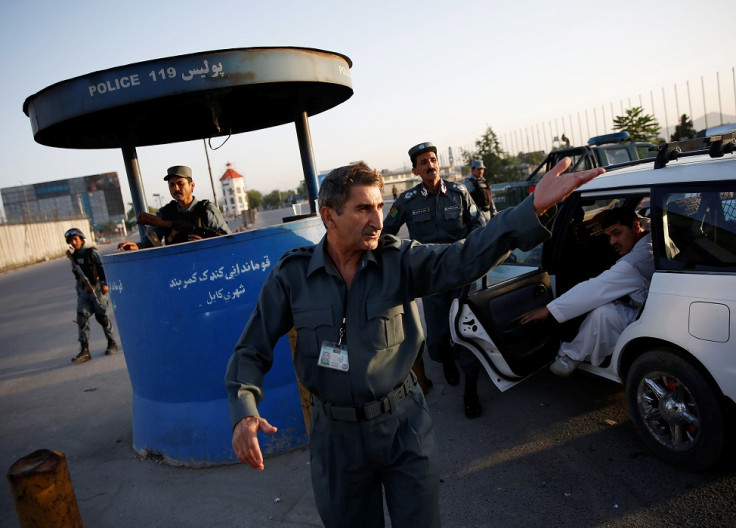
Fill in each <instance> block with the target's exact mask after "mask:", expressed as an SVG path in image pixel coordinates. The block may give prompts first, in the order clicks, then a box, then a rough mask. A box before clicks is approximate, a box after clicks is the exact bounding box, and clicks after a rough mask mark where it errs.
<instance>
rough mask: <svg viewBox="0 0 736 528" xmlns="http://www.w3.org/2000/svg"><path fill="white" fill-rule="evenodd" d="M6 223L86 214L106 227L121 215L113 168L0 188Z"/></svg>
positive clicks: (100, 227)
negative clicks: (91, 173)
mask: <svg viewBox="0 0 736 528" xmlns="http://www.w3.org/2000/svg"><path fill="white" fill-rule="evenodd" d="M0 194H2V201H3V208H4V209H5V217H6V219H7V222H8V223H30V222H43V221H48V220H62V219H67V218H79V217H87V218H89V219H90V223H91V224H92V227H93V229H95V230H100V231H102V230H107V229H108V228H110V227H111V224H113V225H114V224H118V223H119V222H120V221H121V220H122V219H124V218H125V205H124V203H123V195H122V193H121V192H120V181H119V180H118V174H117V172H106V173H103V174H95V175H92V176H81V177H78V178H68V179H65V180H55V181H49V182H42V183H32V184H29V185H19V186H16V187H6V188H4V189H0Z"/></svg>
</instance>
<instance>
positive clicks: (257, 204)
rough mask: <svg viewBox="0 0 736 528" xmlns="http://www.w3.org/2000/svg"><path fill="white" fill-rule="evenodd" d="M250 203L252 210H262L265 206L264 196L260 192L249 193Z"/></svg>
mask: <svg viewBox="0 0 736 528" xmlns="http://www.w3.org/2000/svg"><path fill="white" fill-rule="evenodd" d="M248 203H249V204H250V208H251V209H260V208H261V206H262V205H263V195H262V194H261V193H260V191H256V190H252V191H248Z"/></svg>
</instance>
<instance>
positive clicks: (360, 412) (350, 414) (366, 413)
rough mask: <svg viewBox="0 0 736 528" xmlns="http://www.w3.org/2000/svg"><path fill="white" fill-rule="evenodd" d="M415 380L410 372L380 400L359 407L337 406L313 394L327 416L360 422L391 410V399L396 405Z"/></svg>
mask: <svg viewBox="0 0 736 528" xmlns="http://www.w3.org/2000/svg"><path fill="white" fill-rule="evenodd" d="M416 383H417V380H416V378H415V377H414V376H413V373H412V372H409V374H408V375H407V376H406V378H405V379H404V381H402V382H401V383H399V384H398V385H396V387H394V388H393V390H392V391H391V392H389V393H388V394H387V395H386V396H384V397H383V398H381V399H380V400H376V401H373V402H371V403H366V404H365V405H363V406H361V407H337V406H334V405H330V404H328V403H325V402H323V401H322V400H320V399H319V398H317V397H316V396H315V399H316V400H317V402H318V403H319V404H320V405H321V407H322V410H323V411H324V412H325V414H326V415H327V416H329V417H330V418H332V419H333V420H336V421H338V422H361V421H365V420H373V418H375V417H377V416H381V415H382V414H385V413H387V412H391V400H390V398H393V400H394V404H395V405H398V404H399V402H401V401H402V400H403V399H404V398H406V396H407V395H408V394H409V391H410V390H411V388H412V387H413V386H414V385H416Z"/></svg>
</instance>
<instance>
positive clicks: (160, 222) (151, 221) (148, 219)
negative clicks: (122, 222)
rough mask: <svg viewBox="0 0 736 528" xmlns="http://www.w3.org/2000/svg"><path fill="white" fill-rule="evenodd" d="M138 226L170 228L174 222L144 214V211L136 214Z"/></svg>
mask: <svg viewBox="0 0 736 528" xmlns="http://www.w3.org/2000/svg"><path fill="white" fill-rule="evenodd" d="M136 223H137V224H138V225H150V226H156V227H169V228H170V227H172V226H173V225H174V222H172V221H171V220H164V219H163V218H161V217H160V216H156V215H154V214H151V213H146V212H145V211H141V212H140V213H138V220H137V221H136ZM192 227H194V226H192Z"/></svg>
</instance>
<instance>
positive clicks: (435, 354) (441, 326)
mask: <svg viewBox="0 0 736 528" xmlns="http://www.w3.org/2000/svg"><path fill="white" fill-rule="evenodd" d="M409 158H410V159H411V166H412V172H413V173H414V174H415V175H416V176H419V177H420V178H421V179H422V182H421V183H419V184H418V185H416V186H415V187H413V188H411V189H409V190H408V191H405V192H404V193H402V194H401V196H399V198H398V199H397V200H396V201H395V202H394V204H393V206H392V207H391V209H390V211H389V212H388V214H387V215H386V218H385V219H384V221H383V233H384V234H388V235H395V234H397V233H398V232H399V229H400V228H401V226H402V225H403V224H406V225H407V227H408V229H409V237H410V238H411V239H412V240H417V241H418V242H421V243H422V244H430V243H432V244H436V243H444V244H447V243H451V242H455V241H457V240H462V239H463V238H465V237H467V236H468V235H469V234H470V232H471V231H472V230H473V229H477V228H479V227H481V226H483V225H485V218H484V217H483V215H482V214H480V211H479V209H478V207H477V206H476V204H475V202H473V199H472V198H471V196H470V194H469V193H468V191H467V190H466V188H465V186H464V185H462V184H461V183H455V182H451V181H448V180H443V179H442V178H440V166H439V162H438V160H437V147H435V146H434V145H433V144H432V143H430V142H424V143H420V144H418V145H415V146H413V147H412V148H411V149H409ZM458 295H459V290H452V291H448V292H442V293H438V294H435V295H432V296H430V297H424V298H423V299H422V306H423V309H424V321H425V323H426V325H427V351H428V352H429V357H430V358H432V359H433V360H434V361H437V362H440V363H442V370H443V372H444V374H445V379H446V380H447V383H449V384H450V385H457V384H458V383H459V382H460V374H459V372H458V370H457V366H456V365H455V357H456V356H457V362H458V364H459V365H460V369H461V370H462V371H463V374H464V375H465V390H464V394H463V403H464V409H465V416H467V417H468V418H477V417H478V416H480V415H481V413H482V410H483V409H482V407H481V405H480V399H479V398H478V390H477V384H478V375H479V374H480V371H481V365H480V362H479V361H478V359H476V357H475V356H474V355H473V354H472V353H471V352H469V351H468V350H466V349H465V348H463V347H458V348H457V349H454V347H453V344H452V336H451V333H450V324H449V320H448V317H449V314H450V306H451V305H452V300H453V299H455V298H456V297H457V296H458ZM423 370H424V368H423V363H422V358H421V355H420V357H419V359H418V360H417V366H416V367H415V371H418V373H419V374H418V375H419V376H420V378H421V372H423ZM430 384H431V382H430ZM428 385H429V384H428ZM430 386H431V385H430Z"/></svg>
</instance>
